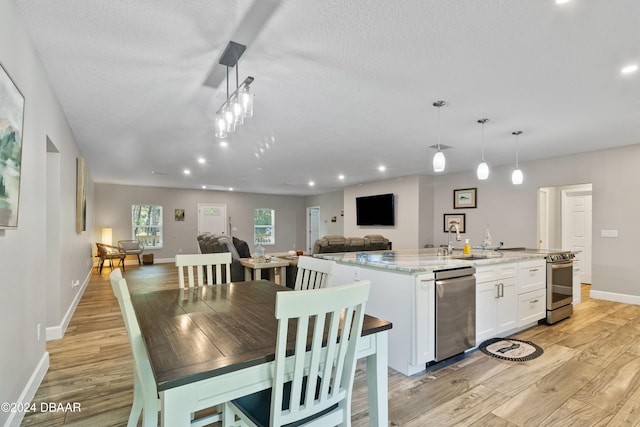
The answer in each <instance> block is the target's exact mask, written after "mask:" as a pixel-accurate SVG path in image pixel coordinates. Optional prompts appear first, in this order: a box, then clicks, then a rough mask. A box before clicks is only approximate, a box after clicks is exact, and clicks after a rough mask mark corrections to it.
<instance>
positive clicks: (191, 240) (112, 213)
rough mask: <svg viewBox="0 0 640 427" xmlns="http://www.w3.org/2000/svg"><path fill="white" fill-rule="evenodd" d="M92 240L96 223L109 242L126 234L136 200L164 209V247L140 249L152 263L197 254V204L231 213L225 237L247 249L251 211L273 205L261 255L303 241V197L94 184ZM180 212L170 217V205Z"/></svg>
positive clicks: (293, 247) (296, 246)
mask: <svg viewBox="0 0 640 427" xmlns="http://www.w3.org/2000/svg"><path fill="white" fill-rule="evenodd" d="M95 192H96V196H95V204H96V215H95V229H94V238H95V241H97V242H99V241H101V229H102V227H111V228H113V243H114V244H117V241H118V240H123V239H130V238H131V206H132V205H134V204H140V203H152V204H157V205H161V206H162V207H163V210H164V225H163V232H164V245H163V248H162V249H157V250H145V252H149V253H153V254H154V258H155V259H156V260H157V261H168V260H172V259H173V258H174V257H175V255H176V254H178V253H197V252H198V245H197V243H196V236H197V234H198V213H197V209H198V204H199V203H213V204H225V205H227V216H229V217H231V226H232V228H233V229H232V230H231V235H233V236H236V237H237V238H239V239H242V240H246V242H247V243H248V244H249V247H250V249H251V252H252V253H253V249H254V246H253V210H254V209H257V208H267V209H275V217H276V226H275V231H276V244H275V245H274V246H266V247H265V249H266V251H267V253H273V252H286V251H289V250H296V249H299V248H303V247H304V245H305V230H306V222H305V221H306V219H305V211H306V207H305V198H304V197H301V196H274V195H264V194H252V193H239V192H233V191H211V190H183V189H173V188H159V187H139V186H127V185H115V184H96V185H95ZM178 208H179V209H184V210H185V220H184V221H175V220H174V209H178Z"/></svg>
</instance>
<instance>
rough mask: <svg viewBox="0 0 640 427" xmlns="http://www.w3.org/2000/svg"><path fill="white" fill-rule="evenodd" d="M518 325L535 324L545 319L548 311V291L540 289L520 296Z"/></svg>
mask: <svg viewBox="0 0 640 427" xmlns="http://www.w3.org/2000/svg"><path fill="white" fill-rule="evenodd" d="M518 306H519V309H518V311H519V319H518V326H528V325H531V324H535V323H536V322H537V321H538V320H540V319H544V317H545V315H546V314H547V312H546V291H545V290H544V289H539V290H537V291H533V292H528V293H526V294H522V295H519V296H518Z"/></svg>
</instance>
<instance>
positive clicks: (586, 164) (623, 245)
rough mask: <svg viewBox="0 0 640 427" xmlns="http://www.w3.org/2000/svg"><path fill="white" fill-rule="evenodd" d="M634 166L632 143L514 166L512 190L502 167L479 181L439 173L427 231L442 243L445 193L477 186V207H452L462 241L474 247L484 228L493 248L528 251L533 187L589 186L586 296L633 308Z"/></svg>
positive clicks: (639, 205) (447, 205)
mask: <svg viewBox="0 0 640 427" xmlns="http://www.w3.org/2000/svg"><path fill="white" fill-rule="evenodd" d="M638 165H640V145H632V146H627V147H621V148H615V149H610V150H603V151H594V152H590V153H583V154H578V155H572V156H566V157H559V158H554V159H546V160H540V161H536V162H528V163H522V164H521V165H520V166H521V169H522V171H523V173H524V183H523V184H522V185H520V186H514V185H512V184H511V179H510V174H511V168H510V167H501V168H494V169H492V171H491V176H490V178H489V180H487V181H484V182H480V181H478V180H477V179H476V178H475V176H474V174H473V172H465V173H457V174H448V175H444V176H439V177H437V180H436V185H435V193H434V215H435V218H436V221H435V223H434V233H435V235H436V236H437V241H438V243H445V242H446V238H447V237H446V234H445V233H443V232H442V214H443V213H448V212H453V211H454V209H453V206H452V205H453V196H452V194H453V190H454V189H456V188H469V187H477V188H478V208H477V209H463V210H455V211H458V212H464V213H466V222H467V224H466V226H467V233H466V235H465V238H471V240H472V243H475V244H477V243H480V241H481V240H482V238H483V236H484V227H485V225H486V224H489V226H490V228H491V234H492V237H493V241H494V243H497V242H498V241H504V242H505V246H527V247H536V241H537V235H536V231H537V213H536V212H537V199H536V194H537V190H538V188H540V187H551V186H566V185H575V184H585V183H592V184H593V225H592V231H593V253H592V262H593V263H592V272H593V278H592V291H595V292H596V295H598V296H599V297H606V298H608V299H618V300H624V301H627V302H635V303H640V288H638V286H637V283H638V279H637V274H636V271H635V268H634V264H635V262H636V258H637V256H636V252H635V248H636V247H637V244H636V243H637V242H638V241H639V240H640V222H639V221H636V220H635V219H634V213H635V212H637V211H638V210H639V209H640V200H639V199H638V198H636V197H632V196H630V195H633V194H635V193H636V192H637V188H638V186H639V185H640V175H638V174H637V172H636V171H637V168H638ZM602 229H617V230H618V231H619V237H618V238H616V239H610V238H601V237H600V230H602ZM603 293H607V294H603Z"/></svg>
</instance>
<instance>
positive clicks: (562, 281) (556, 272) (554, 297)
mask: <svg viewBox="0 0 640 427" xmlns="http://www.w3.org/2000/svg"><path fill="white" fill-rule="evenodd" d="M574 257H575V255H574V254H573V253H572V252H555V253H550V254H548V255H547V323H548V324H550V325H551V324H553V323H556V322H558V321H560V320H562V319H566V318H567V317H569V316H571V314H572V313H573V258H574Z"/></svg>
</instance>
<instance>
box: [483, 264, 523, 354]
mask: <svg viewBox="0 0 640 427" xmlns="http://www.w3.org/2000/svg"><path fill="white" fill-rule="evenodd" d="M517 325H518V297H517V293H516V264H515V263H511V264H499V265H492V266H486V267H478V268H477V269H476V343H477V344H478V345H480V344H481V343H482V342H483V341H484V340H486V339H489V338H493V337H496V336H499V335H500V334H502V333H503V332H505V331H509V330H511V329H514V328H515V327H517Z"/></svg>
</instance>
